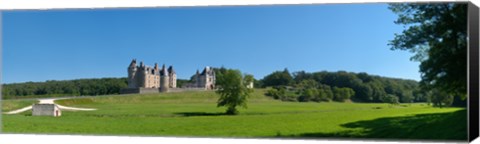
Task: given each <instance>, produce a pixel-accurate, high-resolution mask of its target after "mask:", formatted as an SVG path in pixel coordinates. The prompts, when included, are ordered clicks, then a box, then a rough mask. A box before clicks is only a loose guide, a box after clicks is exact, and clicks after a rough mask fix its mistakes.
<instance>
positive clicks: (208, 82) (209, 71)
mask: <svg viewBox="0 0 480 144" xmlns="http://www.w3.org/2000/svg"><path fill="white" fill-rule="evenodd" d="M191 81H192V82H191V83H186V84H184V86H183V87H184V88H205V89H206V90H213V89H215V71H214V70H213V68H210V67H208V66H207V67H205V69H203V71H202V73H200V72H199V71H198V70H197V72H196V73H195V75H193V76H192V79H191Z"/></svg>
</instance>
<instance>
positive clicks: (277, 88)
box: [255, 69, 431, 103]
mask: <svg viewBox="0 0 480 144" xmlns="http://www.w3.org/2000/svg"><path fill="white" fill-rule="evenodd" d="M255 86H256V87H261V88H269V90H268V92H267V95H269V96H272V97H274V98H277V99H281V100H285V101H331V100H333V101H345V100H348V99H350V100H352V101H356V102H388V103H409V102H427V101H431V99H430V97H429V94H430V93H429V92H425V91H422V90H421V89H420V87H419V85H418V82H416V81H414V80H406V79H396V78H387V77H381V76H374V75H369V74H367V73H352V72H345V71H338V72H327V71H321V72H313V73H308V72H305V71H298V72H294V73H290V72H289V71H288V70H287V69H285V70H283V71H275V72H273V73H271V74H269V75H267V76H265V77H264V78H263V79H261V80H257V81H255Z"/></svg>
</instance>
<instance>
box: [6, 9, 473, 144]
mask: <svg viewBox="0 0 480 144" xmlns="http://www.w3.org/2000/svg"><path fill="white" fill-rule="evenodd" d="M451 1H460V2H466V1H467V0H236V1H234V0H176V1H174V0H32V1H26V0H1V1H0V10H44V9H71V8H73V9H91V8H140V7H175V6H235V5H272V4H328V3H337V4H338V3H371V2H373V3H385V2H451ZM472 2H473V3H474V4H476V5H477V6H479V5H478V2H477V1H472ZM0 18H1V17H0ZM0 22H1V20H0ZM0 38H1V24H0ZM0 41H1V40H0ZM0 48H1V45H0ZM0 50H1V49H0ZM0 54H1V53H0ZM164 142H165V143H200V144H202V143H208V144H217V143H218V144H226V143H228V144H237V143H238V144H250V143H252V144H260V143H278V144H284V143H296V144H297V143H299V144H310V143H322V142H324V143H336V144H347V143H348V144H350V143H410V144H413V143H423V144H425V143H433V142H410V141H408V142H407V141H404V142H394V141H379V140H355V141H353V140H290V139H225V138H172V137H131V136H80V135H34V134H0V143H5V144H13V143H29V144H31V143H49V144H66V143H68V144H84V143H99V144H106V143H115V144H132V143H134V144H153V143H164ZM474 142H475V143H480V142H479V140H477V141H474ZM444 143H446V142H444Z"/></svg>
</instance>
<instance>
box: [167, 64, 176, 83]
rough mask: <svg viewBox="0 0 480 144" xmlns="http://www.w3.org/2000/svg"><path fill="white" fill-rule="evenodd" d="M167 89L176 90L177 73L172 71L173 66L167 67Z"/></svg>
mask: <svg viewBox="0 0 480 144" xmlns="http://www.w3.org/2000/svg"><path fill="white" fill-rule="evenodd" d="M168 77H169V79H168V87H169V88H177V73H175V70H173V66H170V67H168Z"/></svg>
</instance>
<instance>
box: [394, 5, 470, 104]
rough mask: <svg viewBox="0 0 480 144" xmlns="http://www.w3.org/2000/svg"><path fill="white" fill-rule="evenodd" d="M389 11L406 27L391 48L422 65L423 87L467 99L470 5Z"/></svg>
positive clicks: (414, 6) (398, 7) (429, 6)
mask: <svg viewBox="0 0 480 144" xmlns="http://www.w3.org/2000/svg"><path fill="white" fill-rule="evenodd" d="M389 8H390V10H392V11H393V12H394V13H396V14H398V16H399V17H398V19H397V20H396V21H395V23H396V24H399V25H404V26H406V29H405V30H404V31H403V32H402V33H401V34H395V38H394V39H393V40H392V41H390V43H389V45H390V46H391V49H392V50H408V51H409V52H412V53H414V56H412V57H411V60H414V61H419V62H420V73H421V79H422V80H421V82H420V83H421V84H422V85H423V86H422V87H423V88H425V89H427V90H432V89H436V90H440V91H442V92H443V93H446V94H448V95H458V96H461V98H462V99H465V96H466V92H467V4H465V3H436V4H418V3H408V4H407V3H402V4H390V6H389ZM432 96H433V97H436V96H442V95H432ZM433 99H435V98H433ZM438 99H443V98H438Z"/></svg>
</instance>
